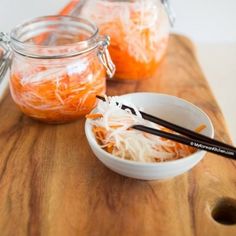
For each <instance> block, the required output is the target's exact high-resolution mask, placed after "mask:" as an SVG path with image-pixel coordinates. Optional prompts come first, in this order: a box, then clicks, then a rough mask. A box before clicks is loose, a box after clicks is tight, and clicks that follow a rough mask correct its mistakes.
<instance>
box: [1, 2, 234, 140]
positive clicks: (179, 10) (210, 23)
mask: <svg viewBox="0 0 236 236" xmlns="http://www.w3.org/2000/svg"><path fill="white" fill-rule="evenodd" d="M67 2H68V0H54V1H52V0H41V1H32V0H0V31H5V32H9V31H10V29H12V28H13V27H14V26H15V25H16V24H19V23H21V22H22V21H24V20H27V19H30V18H33V17H36V16H42V15H49V14H55V13H57V12H58V11H59V9H61V8H62V7H63V6H64V5H65V4H66V3H67ZM172 5H173V7H174V9H175V11H176V15H177V21H176V25H175V29H174V31H176V32H178V33H183V34H185V35H187V36H189V37H190V38H191V39H192V40H193V41H194V42H195V44H196V46H197V52H198V57H199V61H200V64H201V66H202V68H203V71H204V73H205V75H206V78H207V79H208V81H209V83H210V85H211V87H212V89H213V92H214V94H215V96H216V99H217V101H218V102H219V105H220V106H221V108H222V110H223V113H224V115H225V118H226V121H227V123H228V127H229V131H230V133H231V135H232V138H233V141H234V143H235V144H236V105H235V104H236V92H235V88H236V14H235V11H236V1H235V0H224V1H223V0H217V1H216V0H191V1H189V0H172ZM1 88H3V85H1ZM0 90H1V89H0Z"/></svg>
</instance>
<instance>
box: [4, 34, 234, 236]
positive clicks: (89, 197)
mask: <svg viewBox="0 0 236 236" xmlns="http://www.w3.org/2000/svg"><path fill="white" fill-rule="evenodd" d="M135 91H137V92H138V91H150V92H161V93H167V94H172V95H176V96H178V97H181V98H184V99H187V100H189V101H190V102H193V103H194V104H196V105H197V106H199V107H201V108H202V109H203V110H204V111H205V112H206V113H207V114H208V115H209V116H210V117H211V119H212V121H213V123H214V126H215V130H216V137H217V138H218V139H220V140H223V141H226V142H230V139H229V135H228V132H227V130H226V127H225V123H224V119H223V116H222V113H221V111H220V109H219V107H218V105H217V103H216V101H215V99H214V97H213V95H212V93H211V90H210V88H209V86H208V84H207V82H206V80H205V78H204V76H203V74H202V72H201V69H200V67H199V65H198V63H197V61H196V56H195V53H194V49H193V46H192V44H191V42H190V41H189V40H188V39H186V38H185V37H183V36H178V35H172V37H171V40H170V45H169V50H168V53H167V57H166V59H165V60H164V61H163V63H162V65H161V67H160V69H159V70H158V72H157V74H156V76H155V78H152V79H150V80H147V81H144V82H130V83H117V82H110V83H109V84H108V93H109V94H110V95H118V94H124V93H129V92H135ZM212 215H213V216H214V217H215V218H217V219H218V220H220V221H223V222H224V224H220V223H217V222H216V221H215V220H214V219H213V216H212ZM235 217H236V162H234V161H231V160H226V159H224V158H221V157H218V156H216V155H212V154H207V155H206V157H205V158H204V160H203V161H202V162H201V163H200V164H199V165H197V166H196V167H195V168H193V169H192V170H191V171H190V172H188V173H186V174H183V175H181V176H179V177H176V178H173V179H170V180H165V181H138V180H134V179H130V178H126V177H122V176H120V175H118V174H116V173H113V172H112V171H110V170H109V169H107V168H106V167H105V166H103V164H101V163H100V162H99V161H98V160H97V159H96V157H95V156H94V155H93V154H92V152H91V150H90V148H89V146H88V144H87V141H86V138H85V134H84V119H81V120H79V121H77V122H74V123H70V124H65V125H46V124H42V123H39V122H36V121H33V120H31V119H30V118H27V117H26V116H24V115H23V114H22V113H21V112H20V111H19V110H18V109H17V108H16V106H15V105H14V103H13V101H12V99H11V97H10V95H9V92H8V91H7V92H6V94H5V96H4V97H3V99H2V101H1V103H0V235H1V236H16V235H17V236H21V235H30V236H31V235H32V236H37V235H43V236H47V235H50V236H55V235H56V236H62V235H63V236H67V235H68V236H73V235H76V236H81V235H82V236H83V235H92V236H110V235H111V236H116V235H118V236H123V235H125V236H129V235H134V236H143V235H145V236H146V235H147V236H152V235H153V236H156V235H158V236H162V235H163V236H192V235H194V236H218V235H222V236H225V235H226V236H234V235H236V225H225V224H227V223H233V222H236V219H235Z"/></svg>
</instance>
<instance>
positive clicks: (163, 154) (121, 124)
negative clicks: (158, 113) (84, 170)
mask: <svg viewBox="0 0 236 236" xmlns="http://www.w3.org/2000/svg"><path fill="white" fill-rule="evenodd" d="M125 105H127V103H126V104H125ZM128 105H129V107H131V108H132V110H133V111H134V113H135V114H133V113H132V111H131V110H130V109H128V108H127V109H125V110H123V109H121V107H122V103H119V102H118V99H117V98H116V97H107V98H106V102H99V103H98V106H97V108H96V112H95V113H92V114H90V115H87V116H86V118H87V119H90V125H91V126H92V131H93V133H94V136H95V138H96V140H97V142H98V144H99V145H100V146H101V147H102V148H103V149H104V150H105V151H107V152H108V153H110V154H111V155H113V156H116V157H117V158H121V159H124V160H131V161H137V162H154V163H155V162H165V161H171V160H172V161H173V160H177V159H181V158H184V157H187V156H189V155H191V154H193V153H195V152H196V151H197V149H196V148H193V147H189V146H187V145H184V144H181V143H177V142H174V141H172V140H169V139H165V138H161V137H158V136H155V135H152V134H149V133H145V132H142V131H139V130H135V129H132V128H131V127H132V126H133V125H145V126H148V127H150V128H154V129H157V130H162V131H166V132H168V133H173V134H177V135H178V133H176V132H174V131H172V130H169V129H167V128H165V127H162V126H160V125H157V124H155V123H152V122H150V121H147V120H145V119H143V118H142V115H141V113H140V111H139V110H138V108H137V107H136V106H135V105H134V104H128ZM205 128H206V126H205V125H204V124H199V125H198V127H196V128H195V131H196V132H202V131H203V130H204V129H205Z"/></svg>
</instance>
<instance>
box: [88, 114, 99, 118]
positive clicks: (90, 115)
mask: <svg viewBox="0 0 236 236" xmlns="http://www.w3.org/2000/svg"><path fill="white" fill-rule="evenodd" d="M101 117H103V115H102V114H88V115H86V118H87V119H98V118H101Z"/></svg>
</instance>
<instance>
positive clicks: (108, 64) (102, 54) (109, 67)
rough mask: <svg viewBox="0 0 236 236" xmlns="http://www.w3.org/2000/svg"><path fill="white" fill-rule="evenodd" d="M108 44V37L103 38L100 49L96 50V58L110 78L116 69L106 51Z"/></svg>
mask: <svg viewBox="0 0 236 236" xmlns="http://www.w3.org/2000/svg"><path fill="white" fill-rule="evenodd" d="M109 44H110V37H109V36H105V37H104V39H103V40H101V42H100V47H99V50H98V58H99V59H100V61H101V63H102V64H103V65H104V67H105V68H106V72H107V75H108V77H109V78H112V77H113V76H114V74H115V70H116V67H115V65H114V63H113V62H112V60H111V56H110V53H109V51H108V46H109Z"/></svg>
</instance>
